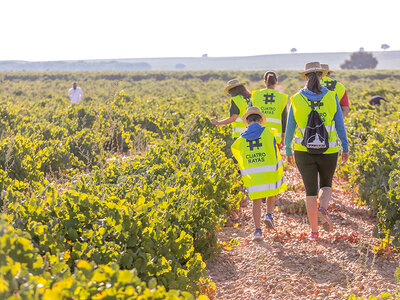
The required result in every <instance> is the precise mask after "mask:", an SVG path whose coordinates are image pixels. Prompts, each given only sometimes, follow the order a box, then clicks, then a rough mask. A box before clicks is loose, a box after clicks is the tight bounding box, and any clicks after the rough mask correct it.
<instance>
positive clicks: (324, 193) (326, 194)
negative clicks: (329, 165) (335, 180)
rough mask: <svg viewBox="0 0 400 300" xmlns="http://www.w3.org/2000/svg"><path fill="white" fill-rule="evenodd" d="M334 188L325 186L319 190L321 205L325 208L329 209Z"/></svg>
mask: <svg viewBox="0 0 400 300" xmlns="http://www.w3.org/2000/svg"><path fill="white" fill-rule="evenodd" d="M331 196H332V188H331V187H328V186H324V187H322V188H321V189H320V190H319V205H320V206H321V207H323V208H325V209H328V206H329V200H331Z"/></svg>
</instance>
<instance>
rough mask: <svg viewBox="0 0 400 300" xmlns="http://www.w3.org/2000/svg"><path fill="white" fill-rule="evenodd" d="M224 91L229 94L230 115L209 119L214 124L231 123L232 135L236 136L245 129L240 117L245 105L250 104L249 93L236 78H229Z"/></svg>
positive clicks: (245, 107)
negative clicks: (220, 118)
mask: <svg viewBox="0 0 400 300" xmlns="http://www.w3.org/2000/svg"><path fill="white" fill-rule="evenodd" d="M225 93H228V94H229V95H230V96H231V107H230V109H229V113H230V116H229V117H228V118H225V119H223V120H221V121H218V120H217V119H215V118H213V119H211V123H212V124H214V125H228V124H232V137H233V138H238V137H239V136H240V133H242V132H244V131H245V130H246V126H245V125H244V123H243V120H242V117H243V115H244V113H245V112H246V109H247V107H248V106H249V105H251V93H250V91H249V90H248V89H247V88H246V87H245V83H243V82H240V81H239V80H237V79H232V80H229V81H228V82H227V83H226V87H225Z"/></svg>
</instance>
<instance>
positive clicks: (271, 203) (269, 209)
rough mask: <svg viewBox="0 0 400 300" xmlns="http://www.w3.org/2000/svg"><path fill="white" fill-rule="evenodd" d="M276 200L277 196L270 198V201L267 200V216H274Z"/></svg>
mask: <svg viewBox="0 0 400 300" xmlns="http://www.w3.org/2000/svg"><path fill="white" fill-rule="evenodd" d="M275 199H276V196H271V197H268V199H267V214H272V213H273V212H274V208H275Z"/></svg>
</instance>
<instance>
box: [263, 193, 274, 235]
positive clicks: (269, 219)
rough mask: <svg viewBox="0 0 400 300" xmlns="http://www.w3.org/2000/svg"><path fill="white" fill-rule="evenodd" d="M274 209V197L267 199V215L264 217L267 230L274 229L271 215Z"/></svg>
mask: <svg viewBox="0 0 400 300" xmlns="http://www.w3.org/2000/svg"><path fill="white" fill-rule="evenodd" d="M274 208H275V196H271V197H268V199H267V213H266V214H265V216H264V223H265V226H267V228H268V229H275V228H274V219H273V218H272V213H273V211H274Z"/></svg>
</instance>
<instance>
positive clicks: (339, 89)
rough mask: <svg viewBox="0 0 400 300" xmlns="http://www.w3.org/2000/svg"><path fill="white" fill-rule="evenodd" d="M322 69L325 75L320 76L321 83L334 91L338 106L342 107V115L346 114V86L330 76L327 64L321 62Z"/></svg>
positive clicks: (330, 72) (347, 105)
mask: <svg viewBox="0 0 400 300" xmlns="http://www.w3.org/2000/svg"><path fill="white" fill-rule="evenodd" d="M321 67H322V69H323V70H324V71H325V74H326V75H325V76H323V77H322V80H321V85H322V86H325V87H326V88H327V89H328V90H330V91H334V92H335V93H336V95H337V97H338V99H339V104H340V108H341V109H342V114H343V117H345V116H347V114H348V113H349V111H350V105H349V98H348V96H347V91H346V88H345V87H344V85H343V84H341V83H340V82H339V81H337V80H335V79H333V78H331V74H332V73H333V71H332V70H329V65H327V64H321Z"/></svg>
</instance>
